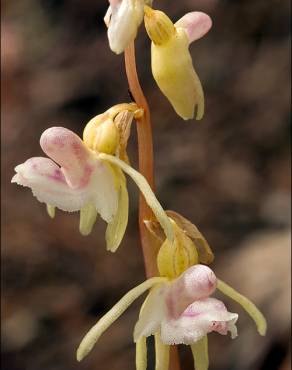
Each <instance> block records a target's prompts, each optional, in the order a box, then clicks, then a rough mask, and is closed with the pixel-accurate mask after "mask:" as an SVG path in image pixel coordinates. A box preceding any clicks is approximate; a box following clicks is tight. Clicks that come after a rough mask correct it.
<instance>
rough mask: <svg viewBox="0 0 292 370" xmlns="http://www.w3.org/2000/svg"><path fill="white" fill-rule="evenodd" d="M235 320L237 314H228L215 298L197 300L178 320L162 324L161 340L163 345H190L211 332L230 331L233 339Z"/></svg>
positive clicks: (167, 320)
mask: <svg viewBox="0 0 292 370" xmlns="http://www.w3.org/2000/svg"><path fill="white" fill-rule="evenodd" d="M237 319H238V315H237V314H235V313H230V312H228V311H227V309H226V307H225V306H224V304H223V303H222V302H221V301H219V300H217V299H215V298H207V299H203V300H198V301H195V302H194V303H192V304H191V305H190V306H189V307H188V308H187V309H186V310H185V311H184V312H183V314H182V315H181V316H180V317H179V318H178V319H176V320H174V319H166V320H164V321H163V322H162V324H161V339H162V341H163V342H164V343H165V344H181V343H184V344H192V343H195V342H197V341H198V340H200V339H201V338H203V337H204V336H205V335H206V334H208V333H210V332H212V331H217V332H218V333H220V334H223V335H226V334H227V332H228V331H230V332H231V334H232V337H233V338H234V337H235V336H236V334H237V332H236V326H235V323H236V321H237Z"/></svg>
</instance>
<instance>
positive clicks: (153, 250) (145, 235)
mask: <svg viewBox="0 0 292 370" xmlns="http://www.w3.org/2000/svg"><path fill="white" fill-rule="evenodd" d="M125 66H126V74H127V78H128V83H129V88H130V92H131V94H132V96H133V98H134V100H135V102H136V104H137V105H138V106H139V107H140V108H143V109H144V114H143V116H142V117H141V118H139V119H137V120H136V121H137V133H138V154H139V172H140V173H141V174H142V175H143V176H144V177H145V178H146V180H147V181H148V183H149V185H150V186H151V188H152V189H153V190H155V183H154V173H153V143H152V128H151V121H150V110H149V106H148V103H147V100H146V98H145V96H144V94H143V91H142V88H141V86H140V83H139V78H138V75H137V68H136V59H135V44H134V41H133V42H131V44H130V45H129V46H128V47H127V49H126V50H125ZM154 218H155V217H154V215H153V213H152V211H151V209H150V208H149V207H148V205H147V204H146V202H145V200H144V197H143V196H142V194H140V199H139V227H140V238H141V244H142V250H143V256H144V264H145V270H146V276H147V277H148V278H149V277H152V276H158V270H157V265H156V256H157V252H158V249H159V246H158V245H157V241H156V240H155V239H154V238H153V237H152V235H151V234H150V233H149V231H148V229H147V228H146V227H145V224H144V220H149V219H154ZM169 370H180V364H179V356H178V351H177V347H175V346H171V352H170V364H169Z"/></svg>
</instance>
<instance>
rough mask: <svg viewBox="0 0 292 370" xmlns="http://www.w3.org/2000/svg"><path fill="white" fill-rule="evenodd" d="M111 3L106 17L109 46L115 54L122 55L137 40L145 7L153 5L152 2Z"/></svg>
mask: <svg viewBox="0 0 292 370" xmlns="http://www.w3.org/2000/svg"><path fill="white" fill-rule="evenodd" d="M109 3H110V5H109V8H108V10H107V12H106V15H105V17H104V21H105V24H106V25H107V27H108V31H107V34H108V40H109V45H110V48H111V50H112V51H113V52H115V53H116V54H120V53H122V52H123V51H124V50H125V48H126V47H127V46H128V45H129V43H130V42H131V41H133V40H134V39H135V38H136V35H137V32H138V28H139V26H140V24H141V23H142V21H143V16H144V6H145V5H147V4H148V5H151V4H152V0H109Z"/></svg>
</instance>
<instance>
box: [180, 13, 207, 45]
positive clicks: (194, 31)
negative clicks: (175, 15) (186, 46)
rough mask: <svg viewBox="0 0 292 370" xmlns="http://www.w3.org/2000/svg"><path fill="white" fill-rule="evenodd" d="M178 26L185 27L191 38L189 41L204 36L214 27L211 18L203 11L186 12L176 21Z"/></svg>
mask: <svg viewBox="0 0 292 370" xmlns="http://www.w3.org/2000/svg"><path fill="white" fill-rule="evenodd" d="M175 26H176V27H181V28H184V29H185V31H186V33H187V35H188V39H189V43H191V42H193V41H195V40H198V39H200V38H201V37H203V36H204V35H205V34H206V33H207V32H208V31H209V30H210V28H211V27H212V20H211V18H210V17H209V16H208V15H207V14H205V13H202V12H191V13H187V14H185V15H184V16H183V17H182V18H181V19H179V20H178V21H177V22H176V23H175Z"/></svg>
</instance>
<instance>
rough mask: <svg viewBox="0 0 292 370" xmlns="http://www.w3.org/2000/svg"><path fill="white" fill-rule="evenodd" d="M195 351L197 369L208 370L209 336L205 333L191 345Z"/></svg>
mask: <svg viewBox="0 0 292 370" xmlns="http://www.w3.org/2000/svg"><path fill="white" fill-rule="evenodd" d="M191 349H192V352H193V357H194V363H195V370H208V367H209V355H208V337H207V335H205V336H204V337H203V338H202V339H200V340H198V341H197V342H195V343H194V344H192V345H191Z"/></svg>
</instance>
